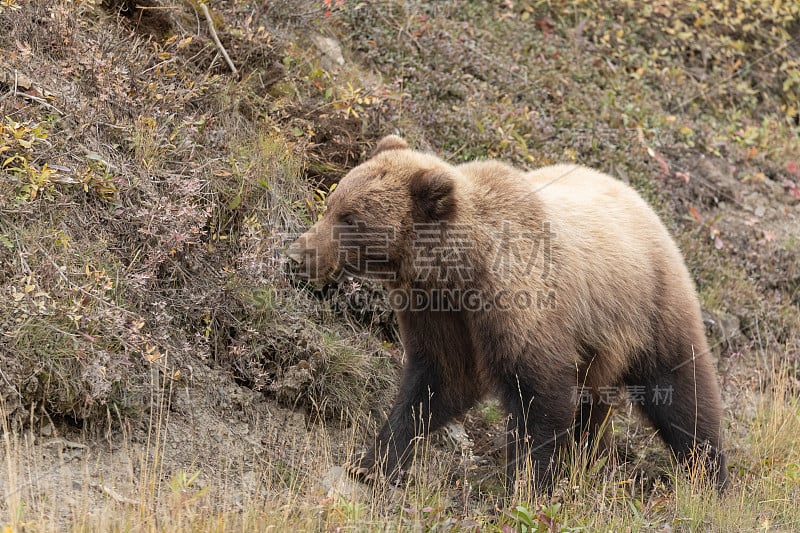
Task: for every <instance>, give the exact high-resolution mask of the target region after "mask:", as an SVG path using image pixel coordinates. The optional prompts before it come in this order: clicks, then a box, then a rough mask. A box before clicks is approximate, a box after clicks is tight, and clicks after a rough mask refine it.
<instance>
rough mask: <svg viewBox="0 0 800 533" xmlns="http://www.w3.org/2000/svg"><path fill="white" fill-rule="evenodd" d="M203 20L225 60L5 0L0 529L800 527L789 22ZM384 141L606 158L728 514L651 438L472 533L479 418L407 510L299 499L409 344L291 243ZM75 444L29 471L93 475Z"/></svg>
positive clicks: (673, 15) (291, 10)
mask: <svg viewBox="0 0 800 533" xmlns="http://www.w3.org/2000/svg"><path fill="white" fill-rule="evenodd" d="M205 5H206V6H207V8H208V11H209V15H210V18H211V22H212V23H213V27H214V31H215V32H216V34H217V36H218V38H219V41H220V42H219V44H216V43H215V42H214V40H213V39H212V35H211V30H210V25H209V23H208V20H207V19H206V17H205V15H204V13H203V10H202V8H201V7H200V4H199V3H197V2H195V1H194V0H149V1H146V2H129V1H115V0H110V1H104V2H100V1H97V0H59V1H56V2H45V1H42V0H35V1H33V2H27V3H23V2H20V1H15V0H5V1H2V2H0V51H1V52H2V55H0V164H2V171H0V298H2V299H3V301H4V304H3V305H2V306H0V363H1V364H0V405H2V409H0V411H2V412H1V413H0V415H2V416H0V418H2V419H3V421H4V426H3V432H4V439H5V441H4V444H3V446H4V448H3V449H4V453H5V459H6V465H5V466H4V470H2V472H4V475H5V477H6V479H8V480H9V481H6V482H5V484H3V483H1V482H0V490H1V491H2V492H3V494H4V499H3V500H0V510H2V512H3V516H5V514H6V511H9V512H10V513H16V514H13V515H12V517H11V518H10V519H8V523H9V524H10V526H11V527H12V528H18V529H21V528H22V527H23V525H25V528H26V529H28V528H29V529H32V530H36V529H43V530H52V529H59V528H60V526H63V525H65V524H72V525H73V527H74V528H75V530H83V529H94V528H97V527H102V528H103V529H108V530H115V529H126V528H127V529H130V528H132V527H138V526H136V524H140V525H141V527H142V528H144V529H146V530H156V529H163V527H166V528H167V529H182V528H185V527H189V526H191V527H193V528H195V529H210V530H229V529H235V528H239V529H242V528H244V529H251V528H253V527H260V526H258V524H263V523H264V522H263V521H264V520H265V521H266V523H269V524H274V525H275V526H276V527H283V528H286V527H299V528H324V529H335V528H336V527H347V526H361V525H362V524H364V523H367V524H373V525H375V526H376V527H377V526H378V525H379V524H385V523H387V522H388V523H391V524H394V525H395V526H396V528H397V529H412V528H423V529H428V528H437V527H438V528H442V529H447V528H450V529H456V530H457V529H473V528H474V527H475V525H476V524H478V525H480V526H481V527H483V528H488V529H490V530H497V529H500V530H504V529H503V528H504V527H510V528H513V529H517V530H527V531H537V530H538V531H544V530H561V531H577V530H580V529H581V528H588V529H592V530H594V529H606V530H608V529H611V530H618V529H624V528H631V529H654V528H659V527H671V528H675V529H678V530H694V529H697V528H701V529H716V530H730V529H741V528H744V529H749V528H755V527H761V528H763V529H770V528H772V529H776V530H790V529H794V528H796V527H797V526H798V524H797V512H796V511H797V510H796V506H795V505H794V504H793V503H792V502H794V501H797V496H798V495H797V489H796V486H797V481H798V466H797V465H798V464H799V463H800V456H798V447H797V443H796V441H795V439H794V437H793V435H796V431H797V425H798V424H800V419H798V416H800V411H798V406H797V403H796V401H795V400H794V399H792V398H791V393H793V392H794V393H796V391H797V389H798V374H797V372H798V364H799V363H798V361H800V271H799V270H798V265H799V264H800V233H798V230H797V228H798V227H800V194H798V193H797V190H798V186H800V174H799V173H798V166H797V165H798V162H799V161H800V139H799V137H798V136H799V133H798V127H799V126H798V118H797V117H798V116H799V115H798V107H799V106H800V104H799V103H798V101H800V74H798V72H800V71H798V62H799V61H800V56H798V50H799V49H800V48H798V46H797V44H798V43H797V40H796V37H794V36H796V35H797V34H798V29H799V28H800V27H799V26H798V20H800V14H799V13H798V9H800V8H798V7H797V5H795V4H794V3H792V2H785V3H773V2H761V1H758V0H752V1H748V2H732V1H723V2H714V3H707V2H699V1H689V0H680V1H679V0H670V1H668V2H661V3H659V5H658V6H653V7H647V8H644V9H640V8H639V7H638V6H639V4H638V3H636V2H628V1H618V2H605V1H598V0H582V1H579V2H546V3H545V2H531V1H514V2H456V1H444V2H417V1H413V0H407V1H402V2H401V1H398V2H354V1H350V0H346V1H344V2H341V1H322V0H320V1H319V2H312V3H307V2H295V1H292V0H282V1H277V2H255V3H253V2H208V3H206V4H205ZM220 48H224V50H225V51H226V52H227V53H228V55H229V56H230V61H231V63H232V64H233V65H235V67H236V71H237V73H236V74H235V75H234V74H233V73H232V72H231V68H230V66H229V65H228V64H227V62H226V61H225V60H224V58H223V57H222V54H221V50H220ZM392 131H396V132H400V133H403V134H404V135H405V136H406V137H408V138H409V139H410V140H411V141H412V142H414V143H415V144H416V145H417V146H420V147H430V148H432V149H435V150H436V151H438V152H439V153H441V154H443V155H444V156H445V157H447V158H449V159H451V160H453V161H464V160H469V159H473V158H475V157H500V158H503V159H506V160H509V161H512V162H514V163H516V164H519V165H524V166H528V167H532V166H540V165H544V164H549V163H554V162H564V161H575V162H579V163H582V164H586V165H589V166H595V167H598V168H600V169H602V170H605V171H608V172H610V173H612V174H615V175H617V176H619V177H620V178H621V179H623V180H626V181H628V182H630V183H631V184H633V185H634V186H635V187H637V189H639V190H640V191H641V192H642V193H643V194H644V195H645V196H646V198H647V199H648V200H649V201H651V202H652V203H653V204H654V205H656V206H657V207H658V208H659V210H660V212H661V213H662V215H663V216H664V217H665V219H666V220H668V222H669V225H670V227H671V229H672V230H673V231H674V232H675V233H676V235H677V236H678V240H679V242H680V244H681V246H682V248H683V250H684V251H685V253H686V256H687V260H688V262H689V264H690V267H691V268H692V272H693V274H694V276H695V279H696V281H697V284H698V288H699V290H700V293H701V296H702V299H703V304H704V311H705V313H706V317H707V324H708V326H709V334H710V335H711V338H712V340H714V341H715V343H716V345H717V346H716V350H717V352H718V356H719V360H720V369H721V373H722V377H723V381H724V386H725V391H726V393H725V399H726V403H727V405H728V406H729V423H730V434H731V437H730V442H731V443H730V446H731V449H732V455H733V459H732V464H733V468H734V469H735V470H736V472H734V473H733V475H734V477H735V478H737V481H735V486H734V489H733V495H732V496H731V497H729V498H728V499H727V500H717V499H716V498H715V497H712V496H705V494H706V493H705V492H704V491H703V488H702V483H701V482H700V481H698V482H697V483H696V484H695V482H694V481H692V482H691V483H689V484H688V485H687V484H686V482H685V481H683V479H684V477H683V473H682V472H680V471H675V473H676V476H674V479H673V478H672V477H670V476H666V477H665V476H664V472H665V470H666V471H667V472H672V471H673V470H672V469H671V468H670V466H669V459H668V457H667V456H666V454H665V453H664V452H663V449H661V448H660V447H659V446H657V445H656V444H655V441H653V445H652V446H649V447H647V446H646V445H645V447H646V448H647V451H646V452H645V454H644V455H642V456H638V457H632V456H624V455H621V456H620V457H616V458H611V459H610V460H609V461H608V464H607V465H606V468H604V469H595V468H594V467H593V466H589V465H581V464H578V465H576V467H575V468H574V469H573V470H574V472H575V474H574V475H573V476H572V477H570V479H567V480H564V483H563V487H562V490H561V491H560V492H559V493H558V494H557V496H556V499H555V500H554V501H549V502H545V501H542V499H541V498H537V497H535V496H534V495H532V494H528V493H525V492H523V493H520V494H519V495H518V496H519V497H518V498H517V499H516V500H515V502H517V503H519V505H520V508H517V509H515V510H513V509H512V510H511V512H510V513H508V514H502V515H501V516H500V518H499V519H492V518H491V517H490V516H487V515H486V514H485V511H486V509H487V508H488V507H491V502H493V501H494V499H495V498H496V496H497V491H496V490H495V489H496V486H494V485H493V483H492V481H491V479H492V478H491V475H492V473H496V471H497V466H496V464H494V462H493V461H494V458H493V457H494V456H496V455H497V454H496V450H497V446H496V443H495V442H494V441H493V437H491V435H493V434H497V433H498V431H499V430H498V428H499V427H500V426H502V420H501V419H498V417H497V416H494V415H492V409H491V406H489V407H484V408H482V409H481V410H479V411H476V412H474V413H471V414H470V415H469V417H468V419H467V430H468V433H469V434H470V435H469V436H470V441H469V442H470V443H471V445H474V450H478V451H479V453H477V452H476V455H470V451H469V450H468V449H466V448H465V449H464V450H463V454H460V455H459V454H452V453H450V452H448V451H447V446H432V447H427V445H426V448H425V452H424V453H425V454H426V457H428V458H429V459H430V460H429V461H426V463H430V464H432V466H429V467H427V468H421V469H419V471H418V472H417V474H416V475H415V477H414V478H413V482H412V483H411V484H410V486H409V487H410V488H408V489H407V490H406V491H405V492H404V493H403V494H402V495H400V496H398V495H397V494H396V493H395V492H392V491H391V490H389V491H385V492H380V493H378V494H373V495H371V496H370V498H360V497H356V496H355V495H352V494H351V495H349V496H348V495H345V496H343V495H342V494H341V493H339V492H337V491H336V490H333V489H330V490H328V491H327V492H325V493H324V494H322V495H320V494H319V493H318V492H317V491H318V490H319V487H318V484H317V481H318V480H319V479H321V478H323V477H324V476H325V471H326V469H327V468H328V467H329V466H332V465H334V464H340V463H341V462H342V461H344V460H345V459H346V458H347V457H348V456H350V455H352V453H353V451H354V450H357V449H358V448H360V446H362V445H363V443H364V439H365V438H366V435H368V434H370V431H371V430H370V427H371V426H372V425H373V424H374V419H375V418H379V417H380V416H382V414H381V411H380V410H381V409H382V408H385V407H386V406H387V405H388V398H389V397H390V396H391V394H392V389H393V386H394V385H393V384H394V378H395V375H396V368H397V363H398V362H399V360H400V358H401V351H400V347H399V346H398V345H396V341H397V335H396V332H395V331H394V325H393V322H392V319H391V315H390V313H389V312H388V310H387V307H386V305H385V303H384V302H383V300H382V299H381V293H380V291H376V289H375V287H373V286H371V285H369V284H360V283H355V282H348V283H346V284H343V285H342V286H339V287H327V288H325V289H324V290H322V291H318V290H312V289H311V288H308V287H302V286H298V285H296V284H295V283H294V282H293V281H292V280H291V279H290V278H289V277H288V276H287V275H286V271H285V265H284V259H283V257H282V249H283V247H284V245H285V243H286V242H287V240H289V239H291V238H292V236H293V235H295V234H296V233H297V232H299V231H300V230H302V229H303V228H304V227H306V226H308V225H309V224H311V223H312V222H313V221H314V220H315V219H316V217H317V216H318V215H319V213H320V210H321V209H322V201H323V200H324V196H325V194H326V192H327V187H329V186H330V185H331V184H333V183H335V182H336V180H337V179H338V178H339V177H340V176H341V175H342V173H343V172H345V171H346V170H347V169H348V168H350V167H352V166H353V165H354V164H356V163H357V162H358V161H360V160H361V159H363V157H364V156H365V155H366V154H367V153H368V151H369V147H370V146H371V144H372V143H373V142H374V141H375V140H376V139H377V138H378V137H380V136H381V135H383V134H385V133H389V132H392ZM284 408H295V409H297V413H303V415H302V416H300V419H298V420H295V419H294V418H292V417H293V416H294V415H292V414H291V413H289V411H284ZM500 418H502V417H500ZM614 431H615V435H616V437H617V441H618V444H619V447H621V448H626V447H627V443H629V442H632V441H633V442H635V445H633V444H632V445H631V446H630V448H631V449H638V448H642V447H643V443H649V442H650V439H652V435H651V434H650V433H649V432H648V430H647V428H641V427H639V425H638V424H637V423H636V422H631V420H630V417H629V416H626V415H624V414H623V415H622V416H620V417H619V418H618V420H617V422H616V425H615V426H614ZM51 437H57V438H56V439H55V440H58V439H61V440H65V439H66V440H67V441H71V442H78V441H81V442H84V441H85V442H89V443H90V449H91V453H92V454H95V453H96V454H100V455H101V456H102V457H105V458H106V460H105V463H104V465H105V466H104V467H103V468H101V470H102V474H98V475H102V476H105V477H103V479H102V480H99V479H95V478H91V479H88V480H83V481H75V478H70V477H69V475H67V477H66V478H63V479H62V478H61V477H59V476H61V475H62V474H58V475H56V474H54V473H53V472H54V471H53V470H50V469H49V467H48V466H47V465H44V464H39V463H37V462H36V460H35V458H36V457H37V454H39V453H41V449H42V448H37V446H41V442H40V440H37V439H42V438H45V439H49V438H51ZM62 437H64V438H62ZM67 437H69V438H67ZM98 437H102V438H103V439H105V440H102V439H100V440H98ZM47 442H52V439H51V440H50V441H47ZM102 442H107V443H108V445H107V447H106V445H105V444H102ZM462 444H463V443H462ZM120 446H122V447H123V448H125V450H126V451H125V453H124V454H120V453H118V449H119V447H120ZM450 446H451V445H450ZM87 449H89V448H87ZM56 450H58V453H56ZM65 450H67V451H65ZM68 450H72V451H68ZM76 450H77V451H76ZM85 453H88V452H85V451H84V450H83V449H80V448H69V446H66V447H64V445H63V443H61V444H58V443H57V446H55V447H54V448H53V449H52V452H46V453H45V455H44V457H47V458H48V459H49V460H51V461H52V462H53V463H54V464H64V461H65V459H64V458H65V457H73V456H74V457H76V459H75V464H81V465H83V466H80V467H76V468H77V470H80V469H81V468H86V469H89V467H88V466H86V465H87V464H88V463H89V462H91V461H90V459H89V457H90V456H89V455H83V454H85ZM121 455H124V457H121ZM226 456H227V457H229V460H228V462H224V464H223V462H219V461H224V457H226ZM221 458H222V459H221ZM495 458H496V459H499V457H495ZM92 460H93V459H92ZM80 461H83V463H80ZM170 461H171V462H170ZM99 462H102V461H99ZM199 463H204V464H199ZM110 465H114V466H113V467H111V466H110ZM654 465H655V466H654ZM125 469H130V472H131V474H130V475H127V474H126V475H121V474H119V472H116V470H119V471H125ZM77 470H76V471H77ZM133 472H136V473H137V474H133ZM195 472H200V474H199V477H198V476H194V473H195ZM221 472H222V473H223V474H220V473H221ZM40 474H41V479H40V478H39V476H40ZM92 475H94V474H92ZM79 477H80V476H79ZM1 478H3V476H0V479H1ZM486 479H489V482H485V480H486ZM481 480H484V482H482V481H481ZM111 481H114V483H116V484H117V485H114V483H111ZM61 483H63V484H66V485H69V484H71V483H73V484H74V483H77V484H78V488H77V489H76V490H75V491H73V492H74V499H73V500H70V501H71V502H72V503H70V504H65V505H66V507H65V508H64V509H62V510H61V511H59V512H56V513H55V514H56V515H58V516H57V517H55V518H54V516H51V515H50V514H48V513H49V511H47V509H48V507H47V505H45V504H44V503H43V502H45V501H46V499H47V498H46V497H43V496H42V494H48V491H50V492H49V494H56V493H57V491H58V490H59V486H60V484H61ZM109 483H111V484H109ZM14 487H16V488H17V489H18V490H16V491H15V490H12V489H14ZM87 487H89V488H88V489H87ZM92 487H100V488H99V489H96V488H92ZM103 487H106V488H105V489H103ZM115 487H116V488H115ZM119 487H125V490H123V491H122V492H120V488H119ZM159 487H161V488H159ZM751 494H755V495H756V496H755V497H754V498H753V497H751ZM115 495H116V496H115ZM129 495H133V496H129ZM237 495H239V496H241V497H240V498H239V499H238V500H237V499H236V498H237ZM698 495H703V496H702V497H698ZM242 498H244V499H242ZM397 498H399V500H398V499H397ZM104 499H105V502H106V504H108V503H109V501H111V502H113V503H111V504H110V505H111V507H105V508H103V510H102V511H98V512H99V514H92V513H94V512H95V511H96V510H97V509H98V508H99V507H98V506H100V507H102V506H101V505H100V504H102V503H103V501H104ZM129 500H131V501H137V502H138V504H137V505H133V504H131V501H129ZM65 501H66V500H65ZM558 502H560V504H559V503H558ZM120 508H122V509H127V510H128V511H126V512H124V513H122V514H121V516H123V517H124V518H119V519H115V517H114V511H115V510H119V509H120ZM25 509H27V514H25V512H26V511H25ZM209 509H217V510H219V512H217V511H210V510H209ZM62 511H63V512H62ZM129 511H130V512H129ZM145 511H146V512H145ZM145 515H147V518H142V517H144V516H145ZM154 517H155V518H154ZM178 517H182V518H178ZM0 520H6V518H2V519H0ZM5 523H6V522H0V525H2V524H5ZM165 524H167V525H166V526H165ZM526 528H527V529H526ZM504 531H505V530H504Z"/></svg>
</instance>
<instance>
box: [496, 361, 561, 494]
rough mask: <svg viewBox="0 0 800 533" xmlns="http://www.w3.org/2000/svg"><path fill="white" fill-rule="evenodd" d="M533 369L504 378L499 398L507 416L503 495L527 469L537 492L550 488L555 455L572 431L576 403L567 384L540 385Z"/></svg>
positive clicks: (553, 472)
mask: <svg viewBox="0 0 800 533" xmlns="http://www.w3.org/2000/svg"><path fill="white" fill-rule="evenodd" d="M539 375H540V374H539V373H538V372H536V371H535V370H529V369H525V370H520V371H517V372H510V373H509V374H507V375H505V376H503V381H502V382H501V398H502V400H503V402H504V404H505V405H506V408H507V409H508V411H509V413H510V417H509V421H508V434H507V444H506V454H507V458H508V463H507V466H506V492H507V494H509V495H511V494H512V493H513V492H514V483H515V480H516V477H517V470H518V469H522V468H526V467H527V461H528V459H530V467H531V474H532V478H533V482H534V486H535V489H536V490H537V491H549V490H551V489H552V486H553V482H554V480H555V476H556V472H557V467H558V464H557V462H558V459H559V458H558V456H557V454H558V452H559V451H561V449H562V448H563V445H564V444H565V443H566V442H568V439H570V438H571V437H570V435H571V434H572V433H573V432H574V425H575V415H576V413H575V400H574V398H573V397H572V395H571V394H570V393H569V387H570V385H569V384H567V383H566V382H565V383H564V384H563V386H556V385H555V384H553V383H544V382H542V383H539V382H538V381H539V380H537V379H536V377H538V376H539Z"/></svg>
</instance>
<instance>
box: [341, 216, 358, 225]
mask: <svg viewBox="0 0 800 533" xmlns="http://www.w3.org/2000/svg"><path fill="white" fill-rule="evenodd" d="M341 221H342V224H344V225H346V226H355V225H356V218H355V217H354V216H353V215H343V216H342V218H341Z"/></svg>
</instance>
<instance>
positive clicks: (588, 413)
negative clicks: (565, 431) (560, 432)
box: [574, 395, 612, 456]
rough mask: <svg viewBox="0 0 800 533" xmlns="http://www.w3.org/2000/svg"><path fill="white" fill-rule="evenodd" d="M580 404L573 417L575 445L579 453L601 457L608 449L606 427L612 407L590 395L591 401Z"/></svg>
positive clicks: (597, 397) (586, 400)
mask: <svg viewBox="0 0 800 533" xmlns="http://www.w3.org/2000/svg"><path fill="white" fill-rule="evenodd" d="M588 400H589V398H586V399H585V401H583V402H581V403H580V405H579V408H578V413H577V415H576V416H575V432H574V437H575V445H576V446H577V447H578V450H579V451H582V450H585V452H586V453H588V454H590V455H591V456H598V455H602V454H603V453H604V452H605V451H606V450H607V449H608V440H609V439H608V437H607V433H606V427H605V426H606V425H607V424H608V419H609V415H610V413H611V408H612V406H611V405H609V404H607V403H605V402H603V401H602V400H601V399H600V397H599V396H597V395H592V396H591V401H588Z"/></svg>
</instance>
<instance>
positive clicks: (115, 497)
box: [91, 483, 139, 505]
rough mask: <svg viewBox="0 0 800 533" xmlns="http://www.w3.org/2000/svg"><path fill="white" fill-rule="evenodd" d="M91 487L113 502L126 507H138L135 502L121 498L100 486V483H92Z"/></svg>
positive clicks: (104, 486)
mask: <svg viewBox="0 0 800 533" xmlns="http://www.w3.org/2000/svg"><path fill="white" fill-rule="evenodd" d="M91 486H92V488H94V489H97V490H99V491H100V492H102V493H103V494H105V495H106V496H109V497H110V498H111V499H112V500H114V501H115V502H118V503H124V504H126V505H139V502H137V501H136V500H134V499H132V498H128V497H126V496H123V495H122V494H120V493H119V492H117V491H115V490H114V489H112V488H111V487H109V486H108V485H102V484H100V483H92V484H91Z"/></svg>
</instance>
